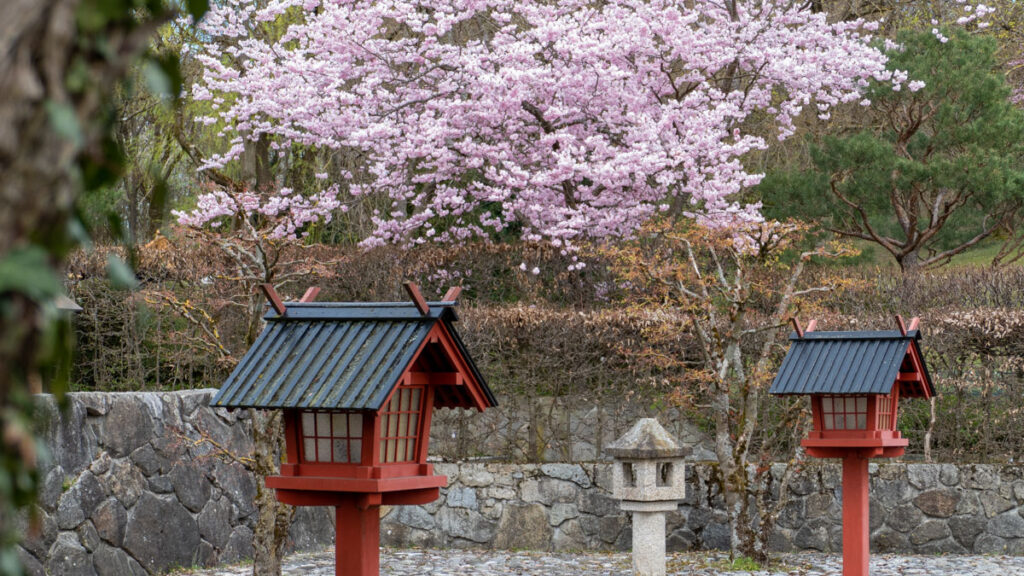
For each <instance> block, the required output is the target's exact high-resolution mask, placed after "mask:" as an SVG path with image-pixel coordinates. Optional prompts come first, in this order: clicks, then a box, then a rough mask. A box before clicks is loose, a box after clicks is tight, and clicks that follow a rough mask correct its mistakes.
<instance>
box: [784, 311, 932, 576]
mask: <svg viewBox="0 0 1024 576" xmlns="http://www.w3.org/2000/svg"><path fill="white" fill-rule="evenodd" d="M896 318H897V322H898V323H899V330H898V331H896V330H894V331H881V332H870V331H861V332H814V331H813V327H814V322H813V321H812V323H811V324H810V326H809V328H808V331H807V332H804V331H803V330H801V329H800V326H799V324H798V323H796V322H795V321H794V326H795V327H796V332H795V333H793V334H792V335H790V341H791V342H792V345H791V346H790V349H789V352H788V353H787V354H786V358H785V359H784V360H783V362H782V366H780V367H779V373H778V374H777V375H776V377H775V381H774V382H773V383H772V387H771V389H770V390H769V393H771V394H780V395H787V394H788V395H792V394H805V395H810V397H811V414H812V417H813V419H814V429H813V430H812V431H811V432H810V433H809V434H808V437H807V438H806V439H804V440H803V442H802V443H801V444H802V445H803V446H804V447H805V448H806V449H807V453H808V454H809V455H811V456H815V457H817V458H842V459H843V575H844V576H868V562H869V558H870V533H869V528H868V526H869V521H868V511H869V500H868V459H869V458H875V457H895V456H901V455H903V453H904V450H905V449H906V447H907V439H906V438H903V437H902V435H901V434H900V431H899V430H897V429H896V421H897V416H898V412H899V406H900V401H901V399H903V398H930V397H932V396H934V395H935V388H934V386H933V385H932V382H931V378H930V376H929V375H928V369H927V367H926V366H925V363H924V356H923V354H922V353H921V348H920V346H919V344H918V342H919V341H920V339H921V334H920V332H919V331H918V330H917V325H918V319H917V318H914V319H912V320H911V321H910V327H909V329H908V328H907V327H905V326H904V324H903V319H902V318H900V317H899V316H897V317H896Z"/></svg>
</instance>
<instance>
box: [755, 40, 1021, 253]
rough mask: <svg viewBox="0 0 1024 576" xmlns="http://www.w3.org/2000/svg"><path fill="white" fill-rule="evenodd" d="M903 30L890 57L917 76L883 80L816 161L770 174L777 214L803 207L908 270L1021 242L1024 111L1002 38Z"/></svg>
mask: <svg viewBox="0 0 1024 576" xmlns="http://www.w3.org/2000/svg"><path fill="white" fill-rule="evenodd" d="M900 41H901V42H900V46H899V47H898V48H894V49H892V50H890V53H889V57H890V58H891V67H892V68H893V69H896V70H906V71H907V73H908V79H909V82H907V83H906V84H904V85H894V84H893V83H892V82H887V83H884V82H878V83H876V84H875V85H874V86H873V87H872V89H871V93H870V94H869V99H870V100H871V102H872V106H871V107H870V108H865V109H864V113H863V115H862V118H863V122H862V123H859V124H858V125H857V126H856V127H855V129H854V130H851V131H850V133H846V134H840V135H832V136H827V137H825V138H824V139H823V141H822V142H821V143H820V144H819V145H817V146H815V147H813V149H812V159H813V168H812V169H811V170H807V171H799V172H798V171H794V170H789V171H784V172H779V173H776V174H771V175H769V176H768V177H767V178H766V179H765V180H764V182H763V183H762V185H761V190H762V192H763V194H764V198H765V203H766V206H767V208H766V212H767V214H768V215H770V216H779V215H780V213H793V212H797V213H800V214H801V215H803V216H805V217H810V218H813V219H817V220H819V221H820V222H821V223H822V224H823V226H824V227H826V228H828V229H830V230H832V231H834V232H836V233H839V234H841V235H843V236H847V237H852V238H860V239H863V240H868V241H871V242H875V243H877V244H879V245H881V246H882V247H883V248H885V249H886V250H887V251H888V252H889V253H890V254H892V256H893V258H895V259H896V262H897V263H899V265H900V267H901V269H902V270H903V271H904V272H914V271H916V270H918V269H920V268H927V267H935V266H940V265H943V264H945V263H947V262H949V260H950V258H952V257H953V256H955V255H956V254H959V253H961V252H963V251H964V250H967V249H968V248H970V247H971V246H974V245H976V244H978V243H979V242H981V241H983V240H985V239H987V238H990V237H992V236H994V235H1004V239H1005V240H1006V241H1007V243H1008V244H1007V245H1016V244H1015V241H1017V242H1018V243H1019V240H1018V239H1017V238H1016V236H1015V230H1014V228H1015V227H1014V224H1015V223H1016V221H1017V219H1018V218H1019V217H1020V215H1021V214H1022V210H1021V208H1022V206H1024V189H1022V184H1024V164H1022V163H1021V160H1022V152H1024V147H1022V140H1021V136H1022V134H1024V113H1022V111H1021V110H1019V109H1017V108H1015V107H1014V106H1013V105H1012V104H1011V103H1010V101H1009V95H1010V89H1009V87H1008V86H1007V85H1006V82H1005V80H1004V78H1003V76H1002V74H1001V73H999V71H998V70H997V67H996V62H995V58H994V53H995V50H996V43H995V41H994V40H993V39H991V38H987V37H982V36H972V35H969V34H967V33H966V32H963V31H956V32H940V31H938V30H933V31H931V32H928V31H923V32H913V33H907V34H904V35H902V36H901V37H900ZM865 103H866V102H865Z"/></svg>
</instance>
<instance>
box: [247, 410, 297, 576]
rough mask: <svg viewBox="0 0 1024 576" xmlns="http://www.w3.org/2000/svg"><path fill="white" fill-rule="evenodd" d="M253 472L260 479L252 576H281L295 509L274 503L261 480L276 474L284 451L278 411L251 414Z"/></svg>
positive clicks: (272, 496)
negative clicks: (289, 529) (282, 562)
mask: <svg viewBox="0 0 1024 576" xmlns="http://www.w3.org/2000/svg"><path fill="white" fill-rule="evenodd" d="M252 438H253V444H254V450H253V461H254V463H253V472H254V473H255V474H256V475H257V476H259V477H260V480H259V482H258V483H257V485H256V509H257V510H259V516H258V518H257V520H256V529H255V531H254V532H253V538H252V548H253V553H254V558H253V567H252V573H253V576H281V559H282V558H284V547H285V544H286V543H287V542H288V528H289V527H290V526H291V523H292V517H293V516H294V514H295V508H294V507H292V506H289V505H287V504H282V503H280V502H278V501H277V498H276V497H275V496H274V490H273V489H272V488H267V486H266V484H264V481H263V479H264V478H265V477H267V476H273V475H275V474H278V473H280V467H279V463H280V461H281V454H282V453H283V451H284V431H283V430H282V418H281V411H280V410H272V411H271V410H253V411H252Z"/></svg>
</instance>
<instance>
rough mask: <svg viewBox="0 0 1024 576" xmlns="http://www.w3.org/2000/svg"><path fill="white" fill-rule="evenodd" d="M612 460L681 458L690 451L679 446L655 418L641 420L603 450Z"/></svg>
mask: <svg viewBox="0 0 1024 576" xmlns="http://www.w3.org/2000/svg"><path fill="white" fill-rule="evenodd" d="M605 452H607V453H608V454H609V455H610V456H612V457H613V458H619V459H627V460H651V459H657V458H661V459H667V458H682V457H684V456H686V455H687V454H689V453H690V449H689V448H687V447H685V446H680V445H679V444H678V443H676V440H675V438H673V437H672V435H671V434H669V433H668V431H667V430H665V429H664V428H663V427H662V426H661V424H660V423H659V422H658V421H657V419H655V418H641V419H640V420H638V421H637V423H636V424H634V425H633V427H632V428H630V429H629V431H628V432H626V433H625V434H623V435H622V436H621V437H620V438H619V439H618V440H616V441H615V442H613V443H611V444H610V445H608V447H607V448H605Z"/></svg>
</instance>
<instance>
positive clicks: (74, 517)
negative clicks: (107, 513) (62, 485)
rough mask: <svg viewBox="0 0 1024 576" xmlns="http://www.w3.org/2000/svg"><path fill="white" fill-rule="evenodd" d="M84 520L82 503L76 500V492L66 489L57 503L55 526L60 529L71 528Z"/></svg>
mask: <svg viewBox="0 0 1024 576" xmlns="http://www.w3.org/2000/svg"><path fill="white" fill-rule="evenodd" d="M83 520H85V513H84V512H83V511H82V504H81V503H80V502H79V501H78V492H77V491H73V490H68V491H67V492H65V493H64V495H63V496H62V497H61V499H60V503H59V504H57V526H58V527H59V528H60V529H61V530H73V529H75V528H77V527H78V525H79V524H81V523H82V521H83Z"/></svg>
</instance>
